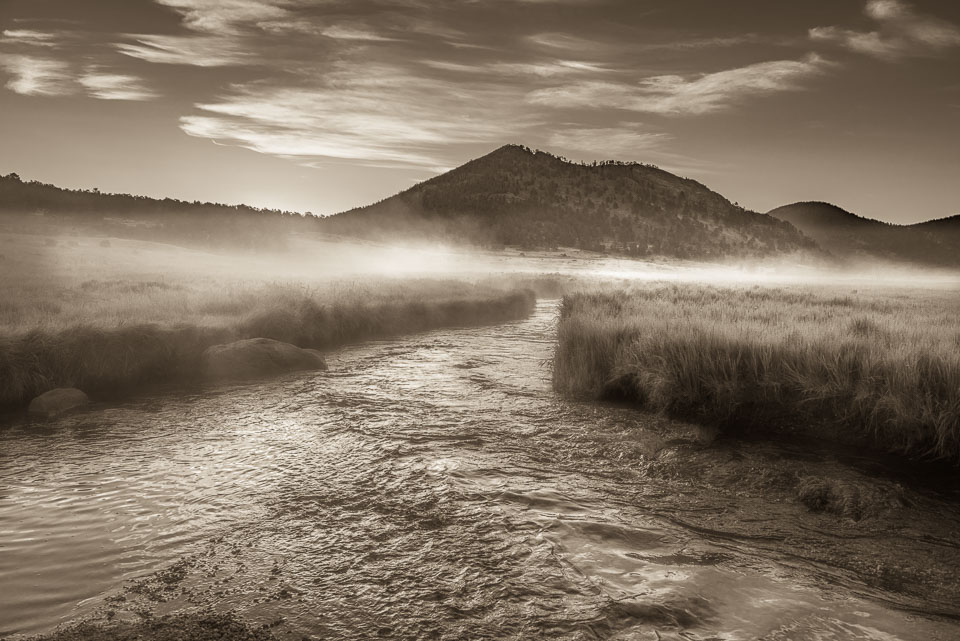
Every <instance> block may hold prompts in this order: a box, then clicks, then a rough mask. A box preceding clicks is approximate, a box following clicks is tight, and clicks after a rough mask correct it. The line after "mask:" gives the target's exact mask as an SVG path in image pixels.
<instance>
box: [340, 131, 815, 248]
mask: <svg viewBox="0 0 960 641" xmlns="http://www.w3.org/2000/svg"><path fill="white" fill-rule="evenodd" d="M324 225H325V226H326V227H327V229H328V230H329V231H330V232H331V233H336V234H342V235H348V236H349V235H358V236H364V237H374V238H381V239H387V238H394V239H395V238H397V237H398V236H408V237H411V238H423V237H430V238H437V237H439V238H441V239H443V240H445V241H450V242H466V243H469V244H475V245H482V246H493V247H499V246H504V245H512V246H519V247H522V248H525V249H542V248H545V249H553V248H558V247H571V248H580V249H587V250H591V251H609V252H615V253H620V254H627V255H635V256H647V255H663V256H677V257H681V258H686V257H689V258H698V259H704V258H722V257H726V256H734V255H735V256H760V255H766V254H773V253H781V252H790V251H796V250H800V249H810V248H813V247H814V245H813V243H812V242H811V241H810V240H809V239H807V238H804V237H803V235H802V234H800V233H799V232H798V231H797V230H796V229H794V228H793V227H792V226H791V225H789V224H787V223H783V222H781V221H779V220H776V219H775V218H771V217H769V216H764V215H762V214H758V213H755V212H750V211H746V210H744V209H743V208H741V207H739V206H737V205H734V204H733V203H731V202H730V201H728V200H727V199H726V198H724V197H723V196H721V195H720V194H718V193H716V192H713V191H711V190H709V189H707V188H706V187H705V186H703V185H701V184H700V183H698V182H696V181H694V180H690V179H687V178H681V177H680V176H675V175H674V174H671V173H669V172H667V171H663V170H661V169H659V168H656V167H654V166H652V165H645V164H641V163H628V162H621V161H614V160H610V161H603V162H592V163H579V162H572V161H570V160H567V159H566V158H563V157H562V156H555V155H553V154H551V153H548V152H545V151H540V150H533V149H531V148H529V147H526V146H524V145H517V144H509V145H504V146H502V147H499V148H497V149H495V150H494V151H492V152H490V153H488V154H487V155H485V156H481V157H480V158H477V159H475V160H471V161H470V162H467V163H466V164H464V165H461V166H460V167H457V168H455V169H452V170H450V171H448V172H446V173H444V174H440V175H438V176H435V177H433V178H431V179H430V180H427V181H425V182H422V183H419V184H418V185H415V186H414V187H411V188H410V189H407V190H406V191H403V192H401V193H399V194H397V195H396V196H393V197H391V198H387V199H386V200H383V201H381V202H379V203H376V204H374V205H371V206H368V207H362V208H359V209H354V210H351V211H349V212H345V213H342V214H338V215H336V216H332V217H330V218H328V219H326V220H325V221H324Z"/></svg>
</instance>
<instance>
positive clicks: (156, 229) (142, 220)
mask: <svg viewBox="0 0 960 641" xmlns="http://www.w3.org/2000/svg"><path fill="white" fill-rule="evenodd" d="M0 215H5V216H4V218H7V219H9V218H11V217H14V218H15V219H16V220H15V223H14V225H15V228H16V229H17V230H19V231H33V232H37V233H57V232H58V231H63V230H64V229H71V228H73V229H75V228H77V227H82V228H84V229H86V230H88V231H92V232H93V233H97V234H103V235H109V236H117V237H121V238H136V239H141V240H152V241H161V242H172V243H175V244H179V245H202V246H207V247H210V246H214V247H219V246H223V247H230V248H245V249H274V248H282V247H284V246H285V244H286V234H287V232H289V231H291V230H294V229H303V228H304V227H305V226H309V227H310V229H315V228H314V227H313V224H314V222H315V219H314V218H313V217H312V216H311V217H309V218H304V217H303V216H302V215H300V214H295V213H292V212H285V211H278V210H274V209H259V208H256V207H249V206H247V205H222V204H219V203H209V202H199V201H194V202H188V201H184V200H176V199H172V198H163V199H158V198H148V197H147V196H136V195H132V194H110V193H103V192H101V191H99V190H98V189H64V188H62V187H57V186H55V185H50V184H47V183H42V182H39V181H36V180H31V181H26V180H22V179H21V178H20V176H18V175H17V174H8V175H6V176H0ZM0 222H2V219H0Z"/></svg>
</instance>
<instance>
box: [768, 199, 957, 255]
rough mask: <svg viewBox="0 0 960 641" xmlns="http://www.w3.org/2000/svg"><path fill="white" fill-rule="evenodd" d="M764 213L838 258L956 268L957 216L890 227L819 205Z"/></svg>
mask: <svg viewBox="0 0 960 641" xmlns="http://www.w3.org/2000/svg"><path fill="white" fill-rule="evenodd" d="M768 213H769V215H770V216H773V217H775V218H780V219H781V220H785V221H787V222H789V223H791V224H792V225H794V226H795V227H796V228H797V229H800V230H801V231H802V232H803V233H805V234H807V235H808V236H810V237H811V238H813V239H814V240H816V241H817V242H818V243H820V245H821V246H822V247H823V248H824V249H826V250H828V251H830V252H831V253H833V254H834V255H835V256H837V257H838V258H847V259H873V258H880V259H883V260H891V261H898V262H904V261H906V262H911V263H916V264H920V265H931V266H938V267H957V266H960V215H958V216H950V217H949V218H940V219H937V220H930V221H927V222H923V223H916V224H914V225H894V224H891V223H885V222H882V221H879V220H873V219H872V218H864V217H862V216H857V215H856V214H852V213H850V212H848V211H846V210H845V209H841V208H840V207H837V206H836V205H833V204H830V203H824V202H799V203H793V204H791V205H784V206H782V207H777V208H776V209H773V210H771V211H769V212H768Z"/></svg>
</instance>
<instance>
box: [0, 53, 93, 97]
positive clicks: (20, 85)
mask: <svg viewBox="0 0 960 641" xmlns="http://www.w3.org/2000/svg"><path fill="white" fill-rule="evenodd" d="M0 66H2V67H3V68H4V70H6V72H7V73H9V74H10V75H11V78H10V80H8V81H7V84H6V87H7V88H8V89H10V90H11V91H14V92H16V93H19V94H22V95H24V96H62V95H66V94H70V93H73V92H74V90H75V85H74V82H73V76H72V75H71V74H70V66H69V65H68V64H67V63H66V62H63V61H61V60H56V59H52V58H38V57H36V56H27V55H11V54H7V55H0Z"/></svg>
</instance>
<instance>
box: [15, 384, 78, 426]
mask: <svg viewBox="0 0 960 641" xmlns="http://www.w3.org/2000/svg"><path fill="white" fill-rule="evenodd" d="M89 402H90V397H88V396H87V395H86V394H85V393H84V392H83V391H81V390H78V389H77V388H75V387H58V388H56V389H52V390H50V391H48V392H44V393H43V394H41V395H40V396H37V397H36V398H34V399H33V400H32V401H30V406H29V407H28V408H27V412H28V413H29V414H32V415H34V416H42V417H44V418H52V417H54V416H57V415H59V414H63V413H64V412H67V411H69V410H72V409H75V408H77V407H83V406H84V405H87V404H88V403H89Z"/></svg>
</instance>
